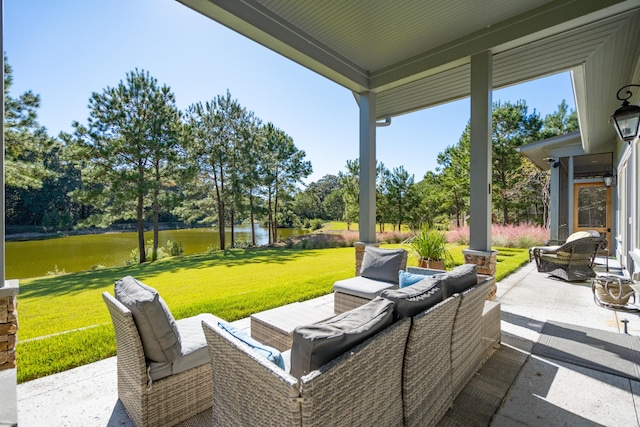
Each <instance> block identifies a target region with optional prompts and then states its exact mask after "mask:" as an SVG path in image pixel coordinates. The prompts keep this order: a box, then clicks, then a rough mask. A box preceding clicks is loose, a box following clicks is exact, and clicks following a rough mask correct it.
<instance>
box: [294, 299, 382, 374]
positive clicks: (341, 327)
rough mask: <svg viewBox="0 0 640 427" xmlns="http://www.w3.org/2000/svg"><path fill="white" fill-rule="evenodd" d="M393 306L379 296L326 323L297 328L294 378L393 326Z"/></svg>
mask: <svg viewBox="0 0 640 427" xmlns="http://www.w3.org/2000/svg"><path fill="white" fill-rule="evenodd" d="M394 306H395V303H394V302H393V301H390V300H387V299H384V298H380V297H378V298H376V299H374V300H373V301H370V302H369V303H367V304H365V305H363V306H360V307H358V308H355V309H353V310H350V311H347V312H345V313H342V314H340V315H338V316H336V317H334V318H332V319H330V320H328V321H326V322H322V323H316V324H314V325H308V326H298V327H297V328H295V329H294V331H293V345H292V346H291V375H293V376H294V377H296V378H300V377H302V376H303V375H306V374H308V373H309V372H311V371H313V370H315V369H318V368H320V367H321V366H323V365H325V364H326V363H328V362H330V361H331V360H333V359H335V358H336V357H338V356H340V355H341V354H343V353H345V352H347V351H348V350H350V349H351V348H353V347H355V346H356V345H358V344H360V343H362V342H364V341H365V340H366V339H367V338H369V337H371V336H373V335H375V334H376V333H378V332H379V331H382V330H383V329H384V328H386V327H387V326H389V325H391V324H392V323H393V309H394ZM372 375H375V373H372Z"/></svg>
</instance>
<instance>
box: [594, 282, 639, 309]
mask: <svg viewBox="0 0 640 427" xmlns="http://www.w3.org/2000/svg"><path fill="white" fill-rule="evenodd" d="M630 283H633V282H632V281H630V280H629V279H626V278H624V277H619V276H601V277H596V278H594V279H593V283H592V289H593V292H594V296H595V297H596V298H597V300H599V302H600V303H601V304H605V305H612V306H620V307H624V306H625V305H627V303H628V302H629V299H630V298H631V296H632V295H633V294H634V292H635V291H634V290H633V289H631V286H629V284H630Z"/></svg>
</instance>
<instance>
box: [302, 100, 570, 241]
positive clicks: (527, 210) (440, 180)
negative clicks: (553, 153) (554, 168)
mask: <svg viewBox="0 0 640 427" xmlns="http://www.w3.org/2000/svg"><path fill="white" fill-rule="evenodd" d="M492 120H493V133H492V147H493V155H492V171H493V177H492V182H493V185H492V187H493V191H492V206H493V211H492V215H493V222H495V223H500V224H503V225H509V224H521V223H528V224H533V225H539V226H543V227H546V228H548V227H549V202H550V196H549V185H550V174H549V172H548V171H541V170H539V169H538V168H537V167H535V166H534V165H533V164H532V163H531V162H530V161H529V160H528V159H526V158H525V157H523V156H522V155H521V154H520V153H518V151H517V150H516V149H517V148H518V147H520V146H522V145H525V144H529V143H532V142H536V141H540V140H543V139H546V138H550V137H553V136H556V135H562V134H565V133H568V132H572V131H575V130H577V129H578V118H577V114H576V112H575V110H572V111H570V110H569V108H568V106H567V104H566V102H565V101H564V100H563V101H561V103H560V104H559V105H558V109H557V110H556V111H555V112H553V113H551V114H549V115H547V116H545V117H544V118H542V117H540V114H539V113H537V112H536V111H535V110H534V111H533V112H531V113H530V112H529V109H528V107H527V104H526V102H525V101H522V100H521V101H517V102H515V103H511V102H505V103H501V102H496V103H494V105H493V112H492ZM470 141H471V135H470V123H468V124H467V126H466V128H465V130H464V131H463V133H462V135H461V137H460V139H459V140H458V142H457V144H454V145H451V146H448V147H446V148H445V150H444V151H442V152H441V153H439V154H438V155H437V165H438V166H437V167H436V170H435V171H429V172H427V173H426V174H425V175H424V177H423V178H422V180H421V181H418V182H415V178H414V176H413V175H410V174H409V173H408V172H407V171H406V170H405V168H404V167H403V166H400V167H396V168H392V169H388V168H387V167H385V165H384V164H383V163H381V162H378V164H377V169H376V221H377V222H378V223H379V227H380V229H381V230H383V231H384V227H385V224H392V228H393V229H394V230H400V229H401V227H402V226H403V225H406V226H408V227H410V228H411V229H414V230H416V229H419V228H422V227H428V228H440V229H448V228H450V227H452V226H453V227H460V226H463V225H465V224H466V222H467V219H468V217H469V215H470V212H469V194H470V176H469V165H470V161H471V158H470ZM427 144H428V143H427ZM425 151H427V150H425ZM358 175H359V165H358V161H357V160H349V161H347V163H346V172H340V173H339V174H338V175H337V176H333V175H331V176H326V177H324V178H323V179H321V180H319V181H318V182H317V183H313V184H312V185H309V186H308V187H307V188H306V189H305V190H304V191H302V192H300V193H298V194H297V195H296V197H295V199H294V205H293V206H294V211H295V213H296V214H297V215H300V216H301V217H306V218H324V219H338V218H340V219H342V220H344V221H346V222H347V226H349V225H350V224H351V223H355V222H357V221H358V214H359V212H358V210H359V204H358V192H359V190H358V189H359V182H358ZM328 188H331V190H329V189H328ZM314 207H315V208H314Z"/></svg>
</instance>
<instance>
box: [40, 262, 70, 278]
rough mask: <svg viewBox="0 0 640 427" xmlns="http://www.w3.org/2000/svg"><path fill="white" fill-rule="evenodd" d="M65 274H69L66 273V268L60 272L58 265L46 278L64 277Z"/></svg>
mask: <svg viewBox="0 0 640 427" xmlns="http://www.w3.org/2000/svg"><path fill="white" fill-rule="evenodd" d="M63 274H67V272H66V271H64V268H63V269H62V270H58V264H56V265H55V266H54V267H53V271H47V273H46V274H45V276H62V275H63Z"/></svg>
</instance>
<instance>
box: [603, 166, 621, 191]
mask: <svg viewBox="0 0 640 427" xmlns="http://www.w3.org/2000/svg"><path fill="white" fill-rule="evenodd" d="M602 181H603V182H604V186H605V187H615V186H616V184H617V181H618V171H617V170H616V167H615V166H607V167H605V168H604V173H603V174H602Z"/></svg>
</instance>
